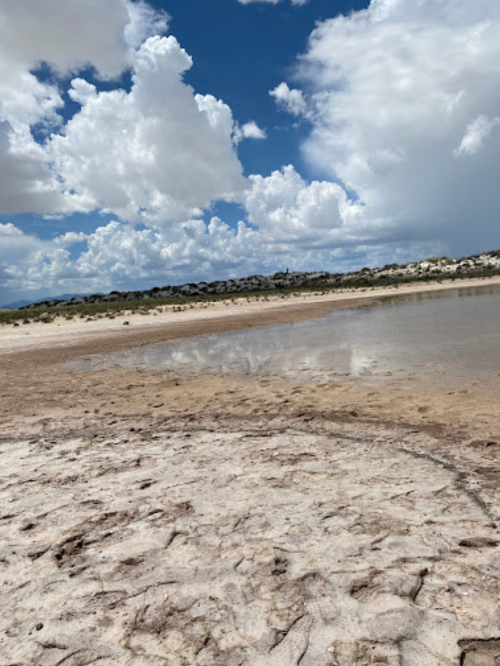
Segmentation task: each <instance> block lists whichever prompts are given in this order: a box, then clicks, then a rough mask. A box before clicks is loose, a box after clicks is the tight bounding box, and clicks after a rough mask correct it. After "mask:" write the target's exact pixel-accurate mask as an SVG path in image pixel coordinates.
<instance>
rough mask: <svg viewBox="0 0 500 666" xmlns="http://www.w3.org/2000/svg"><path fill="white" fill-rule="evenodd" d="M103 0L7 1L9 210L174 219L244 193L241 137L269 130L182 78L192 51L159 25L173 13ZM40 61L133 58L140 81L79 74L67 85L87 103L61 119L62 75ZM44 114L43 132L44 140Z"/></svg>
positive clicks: (4, 140)
mask: <svg viewBox="0 0 500 666" xmlns="http://www.w3.org/2000/svg"><path fill="white" fill-rule="evenodd" d="M101 5H102V3H101V2H98V0H73V1H72V2H71V3H68V2H67V1H66V0H41V2H40V3H37V4H36V7H35V8H34V7H33V3H32V2H30V1H28V0H6V2H5V3H3V4H2V7H1V8H0V63H1V64H0V166H1V168H2V171H3V172H4V173H5V174H6V177H5V178H4V180H3V182H2V183H0V211H1V212H3V213H22V212H33V213H37V214H52V215H53V214H62V215H64V214H68V213H71V212H75V211H78V212H90V211H92V210H97V209H98V210H100V211H102V212H105V213H112V214H115V215H117V216H119V217H120V218H121V219H123V220H127V221H133V222H137V221H139V220H141V221H143V222H145V223H151V222H159V221H162V222H164V223H169V222H172V221H180V220H185V219H186V218H188V217H191V216H193V215H198V214H199V213H200V211H201V209H203V208H206V207H208V206H209V205H210V204H211V202H212V201H214V200H217V199H227V200H233V199H234V198H235V197H239V196H241V191H242V190H243V188H244V179H243V176H242V167H241V164H240V162H239V159H238V157H237V154H236V149H235V145H236V144H237V143H238V141H239V140H241V139H243V138H254V139H261V138H264V137H265V133H264V132H263V130H261V129H260V128H259V127H258V126H257V124H256V123H255V122H249V123H247V124H245V125H243V126H242V127H239V126H238V125H237V124H236V123H235V122H234V119H233V116H232V112H231V109H230V108H229V107H228V106H227V105H226V104H224V102H222V101H221V100H217V99H216V98H215V97H213V96H211V95H198V94H196V93H195V91H194V90H193V89H192V88H191V86H189V85H187V84H185V83H184V81H183V76H184V74H185V72H186V71H187V70H188V69H189V68H190V67H191V66H192V59H191V57H190V56H189V55H188V54H187V53H186V51H185V50H184V49H182V48H181V47H180V45H179V43H178V42H177V40H176V39H175V38H174V37H172V36H171V37H162V36H161V35H159V34H155V35H154V36H151V34H152V33H158V32H162V31H164V30H165V29H166V26H167V16H166V15H165V14H164V13H162V12H157V11H156V10H153V9H152V8H151V6H149V5H147V4H146V3H145V2H131V1H129V0H110V1H109V2H108V3H106V7H105V8H102V7H101ZM32 10H33V11H32ZM51 17H52V18H51ZM54 17H55V18H54ZM35 33H36V34H35ZM1 56H3V57H1ZM42 62H44V63H47V64H48V65H49V66H50V67H51V68H52V69H53V70H54V72H55V73H56V75H61V74H66V75H68V74H70V73H72V72H76V71H78V70H79V69H80V68H81V67H83V66H84V65H85V66H89V65H90V66H92V67H94V70H95V73H96V75H97V77H98V78H102V79H105V78H108V79H109V78H113V77H116V76H118V75H119V74H121V73H122V72H123V71H124V70H125V69H130V70H131V73H132V82H133V84H132V88H131V90H130V91H125V90H123V89H121V88H119V87H116V88H114V89H111V90H107V91H104V92H103V91H99V90H98V89H97V87H96V86H95V85H94V84H93V83H91V82H89V81H86V80H85V79H84V78H82V77H81V76H76V77H75V78H73V80H72V81H71V86H70V88H69V90H68V94H69V97H70V98H71V99H72V100H73V101H74V102H76V103H78V104H80V105H81V110H80V111H79V112H77V113H76V114H75V115H74V116H73V117H72V118H71V120H70V121H69V122H67V123H66V124H63V123H62V118H61V116H60V110H61V108H62V106H63V98H62V90H61V89H60V88H59V87H58V85H59V86H60V85H61V84H60V83H59V84H57V81H58V80H59V79H57V77H56V78H55V79H54V81H56V83H54V82H52V83H50V84H49V83H47V82H46V81H45V79H43V80H42V79H41V78H39V77H37V76H36V75H35V74H34V73H33V71H34V70H33V68H35V67H36V66H37V65H38V64H40V63H42ZM2 68H3V69H2ZM3 70H5V71H3ZM35 125H41V126H45V132H46V134H47V135H48V138H47V140H46V141H44V142H40V141H35V139H34V138H33V136H32V129H33V127H34V126H35Z"/></svg>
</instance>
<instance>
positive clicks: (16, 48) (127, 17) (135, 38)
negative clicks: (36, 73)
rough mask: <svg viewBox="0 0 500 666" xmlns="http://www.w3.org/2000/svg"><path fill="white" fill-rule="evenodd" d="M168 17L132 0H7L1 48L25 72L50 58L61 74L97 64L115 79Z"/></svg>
mask: <svg viewBox="0 0 500 666" xmlns="http://www.w3.org/2000/svg"><path fill="white" fill-rule="evenodd" d="M167 24H168V17H167V15H166V14H165V13H164V12H159V11H156V10H153V9H152V8H151V7H150V6H149V5H147V4H146V3H145V2H131V1H129V0H106V2H105V3H103V2H101V0H71V2H68V0H37V1H36V2H33V1H32V0H2V4H1V6H0V53H1V55H2V60H3V61H4V62H9V63H10V64H13V63H16V64H17V65H18V66H19V67H20V68H23V69H24V70H25V71H26V70H27V71H29V69H31V68H33V67H34V66H36V65H38V64H40V63H42V62H44V63H47V64H48V65H49V66H50V67H52V68H53V69H54V70H56V71H57V72H58V73H60V74H67V73H68V72H73V71H77V70H78V69H81V68H82V67H85V66H88V65H90V66H92V67H94V68H95V69H96V71H97V73H98V74H99V75H100V76H101V77H102V78H107V79H114V78H116V77H117V76H119V75H120V74H121V73H122V72H123V71H124V70H125V69H126V68H127V67H128V66H129V64H130V58H131V56H132V55H133V50H135V48H137V47H138V46H139V45H140V44H141V43H142V42H143V41H144V40H145V39H147V37H149V36H151V35H154V34H161V33H162V32H164V31H165V30H166V28H167Z"/></svg>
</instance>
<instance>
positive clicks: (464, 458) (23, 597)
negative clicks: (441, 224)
mask: <svg viewBox="0 0 500 666" xmlns="http://www.w3.org/2000/svg"><path fill="white" fill-rule="evenodd" d="M492 283H496V284H498V283H500V278H492V279H490V280H488V281H486V280H461V281H460V282H449V283H442V284H440V283H430V284H428V285H409V286H404V287H400V288H399V289H395V288H390V289H375V290H366V291H362V292H359V291H357V292H351V291H346V292H343V293H340V294H325V295H321V294H308V295H302V296H297V297H290V298H269V299H267V300H265V299H264V298H262V299H259V300H258V301H247V300H241V299H236V300H234V301H233V300H230V299H228V300H226V301H223V302H219V303H216V304H213V305H208V304H204V305H197V306H195V307H193V308H187V309H184V310H183V311H174V310H173V308H172V307H169V308H168V309H167V310H162V311H160V310H158V311H157V312H155V313H153V314H150V315H149V316H144V315H140V314H135V315H129V314H125V315H123V317H117V318H116V319H113V320H109V319H99V320H95V321H90V322H87V321H85V320H73V321H66V320H64V319H62V318H61V319H58V320H56V321H54V322H53V323H50V324H43V323H32V324H27V325H20V326H18V327H15V328H14V327H3V328H0V372H1V377H2V384H1V389H0V395H1V400H0V452H1V453H0V455H1V467H0V469H1V473H0V502H1V503H0V581H1V590H2V596H1V598H2V606H1V609H0V665H1V666H7V665H8V666H14V664H16V665H21V664H22V665H23V666H24V665H30V666H31V665H33V666H35V665H36V666H39V665H40V666H56V665H57V664H65V666H77V665H81V664H93V663H99V664H103V665H108V664H127V665H128V664H130V665H134V666H135V665H138V666H139V665H140V666H142V665H148V664H155V665H156V664H158V665H160V664H161V665H163V666H166V665H167V664H168V666H191V665H192V666H195V665H196V666H198V665H199V666H243V665H245V666H264V665H265V666H289V665H290V666H294V665H298V664H300V665H301V666H335V665H337V666H351V665H353V664H357V665H360V666H361V665H368V664H388V665H389V666H396V665H398V666H399V665H401V664H403V665H404V666H434V665H436V666H437V665H441V664H453V665H456V666H458V665H459V664H462V665H465V666H483V665H485V666H494V664H498V663H500V606H499V599H500V596H499V592H500V551H499V547H498V546H499V544H500V532H499V530H498V527H497V525H498V521H499V519H500V515H499V514H500V509H499V507H500V502H499V500H500V485H499V484H498V478H499V473H500V415H499V410H498V396H497V394H495V393H494V392H492V391H491V390H489V389H488V388H487V387H485V386H483V385H482V384H481V383H480V382H473V381H471V382H469V383H464V384H463V385H456V383H455V384H449V385H446V383H443V384H440V385H437V384H436V385H433V384H429V382H424V381H422V380H421V378H419V377H408V378H405V379H404V380H401V379H399V380H396V379H394V378H391V377H387V378H384V381H382V382H378V383H376V384H370V383H365V382H363V381H357V380H354V379H353V378H350V377H343V378H340V377H339V378H338V380H336V381H330V382H322V383H307V382H282V381H279V380H277V379H275V378H269V377H256V378H254V379H252V380H251V381H249V380H248V378H244V377H237V376H231V375H201V374H199V375H196V374H194V375H182V374H180V373H177V372H174V371H172V372H154V371H151V370H145V369H140V368H137V369H124V368H120V367H111V368H109V369H106V370H99V371H96V372H78V371H74V370H68V369H63V368H61V367H60V364H62V363H66V362H68V361H73V360H75V359H78V358H80V357H82V356H84V355H88V354H95V353H109V352H113V351H118V350H125V349H129V348H133V347H135V346H139V345H145V344H150V343H155V342H160V341H163V340H173V339H177V338H184V337H189V336H197V335H203V334H207V333H218V332H223V331H230V330H243V329H245V328H250V327H255V326H266V325H270V324H277V323H286V322H294V321H301V320H304V319H308V318H314V317H322V316H327V315H328V314H330V313H331V312H332V311H334V310H335V309H336V308H342V307H353V306H356V305H359V304H362V303H366V302H369V301H372V300H373V299H381V298H384V297H386V296H390V295H394V294H404V293H412V292H417V291H424V290H428V291H434V290H440V289H452V288H456V287H466V286H474V285H477V284H479V285H483V284H492ZM125 322H128V323H127V324H126V325H124V323H125Z"/></svg>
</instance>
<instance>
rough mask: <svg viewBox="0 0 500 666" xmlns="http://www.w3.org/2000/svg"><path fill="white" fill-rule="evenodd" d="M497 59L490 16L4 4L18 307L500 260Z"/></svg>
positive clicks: (394, 3) (0, 136)
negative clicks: (471, 258) (498, 251)
mask: <svg viewBox="0 0 500 666" xmlns="http://www.w3.org/2000/svg"><path fill="white" fill-rule="evenodd" d="M54 17H56V18H55V19H54ZM499 56H500V9H498V8H496V7H495V6H493V5H492V3H491V2H489V1H488V0H475V1H474V2H472V0H421V1H420V2H418V3H416V2H415V1H414V0H372V1H371V3H370V2H368V0H365V1H363V2H361V1H358V0H352V1H351V2H335V1H332V0H161V1H160V0H152V1H151V2H149V3H147V2H143V1H139V0H109V2H107V3H106V4H105V5H103V4H102V2H99V1H98V0H74V2H72V3H67V2H66V1H65V0H39V2H37V3H36V4H35V5H34V4H33V2H32V0H4V2H3V3H2V5H1V6H0V175H1V178H0V304H5V303H8V302H10V301H13V300H17V299H23V298H26V299H36V298H39V297H44V296H50V295H57V294H60V293H65V292H71V293H89V292H94V291H109V290H111V289H142V288H149V287H152V286H156V285H162V284H168V283H170V284H173V283H180V282H184V281H194V280H201V279H204V280H211V279H220V278H226V277H233V276H243V275H245V274H249V273H255V272H263V273H272V272H274V271H276V270H281V269H283V268H284V267H289V268H291V269H295V270H314V269H325V270H330V271H341V270H351V269H357V268H361V267H363V266H365V265H371V266H374V265H380V264H384V263H388V262H393V261H398V262H403V261H409V260H416V259H420V258H423V257H425V256H428V255H443V254H447V255H450V256H461V255H465V254H470V253H473V252H480V251H486V250H489V249H495V248H498V247H499V246H500V239H499V238H498V221H497V218H496V211H497V210H498V209H499V204H500V200H499V199H500V195H499V194H498V187H497V186H496V174H497V173H498V167H499V166H500V165H499V164H497V162H498V161H500V150H499V149H500V139H499V137H500V94H499V93H500V64H499V63H500V57H499Z"/></svg>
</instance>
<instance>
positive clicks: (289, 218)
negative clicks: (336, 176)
mask: <svg viewBox="0 0 500 666" xmlns="http://www.w3.org/2000/svg"><path fill="white" fill-rule="evenodd" d="M250 181H251V182H252V188H251V190H250V191H249V192H248V194H247V196H246V199H245V206H246V209H247V211H248V219H249V221H250V223H252V224H254V225H255V226H258V227H259V229H260V231H261V234H262V237H263V238H265V239H266V240H267V242H270V243H273V244H278V245H285V246H286V245H288V246H290V245H294V244H298V245H300V246H302V247H305V246H310V247H331V246H333V245H334V244H335V243H336V242H339V241H341V239H342V238H343V237H347V236H349V233H350V230H352V228H353V227H356V226H362V209H361V208H360V206H358V205H356V204H354V203H352V202H350V201H349V200H348V198H347V195H346V193H345V190H344V189H343V188H342V187H340V186H339V185H337V184H336V183H331V182H328V181H323V182H318V181H313V182H312V183H310V184H307V183H306V182H305V181H304V180H303V178H302V177H301V176H300V175H299V174H298V173H297V172H296V171H295V169H294V167H293V166H291V165H289V166H287V167H284V168H283V170H282V171H275V172H273V173H272V174H271V175H270V176H269V177H267V178H265V177H263V176H259V175H254V176H250Z"/></svg>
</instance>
